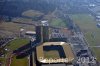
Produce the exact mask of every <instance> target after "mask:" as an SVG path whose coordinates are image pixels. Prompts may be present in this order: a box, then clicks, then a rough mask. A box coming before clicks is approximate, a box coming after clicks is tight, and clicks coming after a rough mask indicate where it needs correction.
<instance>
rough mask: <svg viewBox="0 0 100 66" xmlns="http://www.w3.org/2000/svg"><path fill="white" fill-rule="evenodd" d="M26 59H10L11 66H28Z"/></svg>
mask: <svg viewBox="0 0 100 66" xmlns="http://www.w3.org/2000/svg"><path fill="white" fill-rule="evenodd" d="M28 62H29V61H28V58H27V57H26V58H23V59H16V57H14V58H13V59H12V63H11V66H28Z"/></svg>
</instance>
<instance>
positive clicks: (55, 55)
mask: <svg viewBox="0 0 100 66" xmlns="http://www.w3.org/2000/svg"><path fill="white" fill-rule="evenodd" d="M44 57H46V58H48V59H50V58H53V59H54V58H60V56H59V52H58V51H57V50H51V51H44Z"/></svg>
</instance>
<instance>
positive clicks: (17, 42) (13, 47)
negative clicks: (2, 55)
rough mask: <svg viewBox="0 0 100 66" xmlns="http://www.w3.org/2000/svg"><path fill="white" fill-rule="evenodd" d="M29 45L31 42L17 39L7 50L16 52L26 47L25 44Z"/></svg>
mask: <svg viewBox="0 0 100 66" xmlns="http://www.w3.org/2000/svg"><path fill="white" fill-rule="evenodd" d="M28 43H29V40H28V39H19V38H18V39H15V40H13V41H11V42H10V43H9V44H8V46H7V48H9V49H10V50H16V49H17V48H19V47H21V46H23V45H25V44H28Z"/></svg>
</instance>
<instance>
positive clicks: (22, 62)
mask: <svg viewBox="0 0 100 66" xmlns="http://www.w3.org/2000/svg"><path fill="white" fill-rule="evenodd" d="M28 43H29V40H28V39H20V38H17V39H15V40H13V41H11V42H10V43H9V44H8V46H7V47H6V48H8V49H10V52H12V51H13V50H16V49H18V48H19V47H21V46H23V45H25V44H28ZM7 55H9V52H8V54H7ZM12 60H13V61H12V63H11V66H28V59H27V58H23V59H16V57H14V58H13V59H12Z"/></svg>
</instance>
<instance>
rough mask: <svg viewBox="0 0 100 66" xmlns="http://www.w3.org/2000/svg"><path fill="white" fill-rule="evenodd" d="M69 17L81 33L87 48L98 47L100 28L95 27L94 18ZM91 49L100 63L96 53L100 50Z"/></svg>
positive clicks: (83, 15) (84, 16)
mask: <svg viewBox="0 0 100 66" xmlns="http://www.w3.org/2000/svg"><path fill="white" fill-rule="evenodd" d="M70 17H71V18H72V20H73V21H74V22H75V23H76V24H77V25H78V26H79V27H80V28H81V30H82V31H83V33H84V35H85V38H86V40H87V42H88V43H89V46H100V28H98V27H97V26H96V24H97V23H96V21H95V19H94V17H92V16H91V15H89V14H74V15H70ZM91 49H92V50H93V52H94V54H95V55H96V57H97V58H98V60H99V61H100V53H99V52H98V51H100V49H97V48H95V49H94V48H91Z"/></svg>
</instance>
